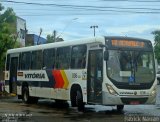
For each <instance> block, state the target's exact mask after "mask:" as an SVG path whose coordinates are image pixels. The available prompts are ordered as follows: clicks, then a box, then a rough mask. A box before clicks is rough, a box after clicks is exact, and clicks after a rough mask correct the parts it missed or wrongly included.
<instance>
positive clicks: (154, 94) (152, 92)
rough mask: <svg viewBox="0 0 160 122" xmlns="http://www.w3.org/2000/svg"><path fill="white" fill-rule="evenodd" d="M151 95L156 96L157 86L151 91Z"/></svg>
mask: <svg viewBox="0 0 160 122" xmlns="http://www.w3.org/2000/svg"><path fill="white" fill-rule="evenodd" d="M151 96H156V88H154V89H153V90H152V91H151Z"/></svg>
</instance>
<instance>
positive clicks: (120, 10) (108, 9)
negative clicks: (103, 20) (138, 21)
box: [2, 0, 160, 16]
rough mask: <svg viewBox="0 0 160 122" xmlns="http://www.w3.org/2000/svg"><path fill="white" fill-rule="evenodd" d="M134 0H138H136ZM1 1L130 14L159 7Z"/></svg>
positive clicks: (159, 10)
mask: <svg viewBox="0 0 160 122" xmlns="http://www.w3.org/2000/svg"><path fill="white" fill-rule="evenodd" d="M107 1H110V0H107ZM115 1H122V0H115ZM124 1H129V0H124ZM136 1H138V0H136ZM141 1H142V0H141ZM154 1H155V2H160V1H157V0H154ZM2 2H9V3H17V4H29V5H40V6H56V7H63V8H67V9H72V10H73V9H74V10H83V11H84V10H87V11H98V12H115V13H132V14H159V13H160V9H158V8H146V7H109V6H108V7H105V6H88V5H87V6H82V5H63V4H42V3H31V2H17V1H2ZM143 2H144V0H143ZM152 2H153V1H152ZM135 10H136V11H135ZM64 11H66V10H64ZM73 12H74V11H73ZM65 14H66V13H65ZM73 14H74V13H73ZM73 14H72V15H73ZM78 14H79V15H86V13H78ZM98 14H99V13H98ZM100 14H104V13H100ZM41 15H42V14H40V15H31V16H41ZM54 15H55V14H54ZM94 15H97V14H96V13H95V14H94Z"/></svg>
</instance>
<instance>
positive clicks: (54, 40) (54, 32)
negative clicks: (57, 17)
mask: <svg viewBox="0 0 160 122" xmlns="http://www.w3.org/2000/svg"><path fill="white" fill-rule="evenodd" d="M56 35H57V32H56V30H54V31H53V42H56Z"/></svg>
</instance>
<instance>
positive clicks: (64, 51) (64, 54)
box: [56, 47, 71, 69]
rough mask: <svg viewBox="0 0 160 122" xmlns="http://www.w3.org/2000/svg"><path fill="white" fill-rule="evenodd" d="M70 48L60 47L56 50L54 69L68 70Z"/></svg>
mask: <svg viewBox="0 0 160 122" xmlns="http://www.w3.org/2000/svg"><path fill="white" fill-rule="evenodd" d="M70 54H71V53H70V47H62V48H58V49H57V54H56V68H57V69H68V68H69V66H70Z"/></svg>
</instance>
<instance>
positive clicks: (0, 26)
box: [0, 4, 18, 70]
mask: <svg viewBox="0 0 160 122" xmlns="http://www.w3.org/2000/svg"><path fill="white" fill-rule="evenodd" d="M3 9H4V7H3V6H2V5H1V4H0V70H3V69H4V64H5V56H6V51H7V50H8V49H11V48H15V46H16V45H18V44H17V42H16V39H15V35H16V25H15V23H16V15H15V13H14V11H13V9H12V8H7V10H5V11H4V12H3V13H1V11H2V10H3Z"/></svg>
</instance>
